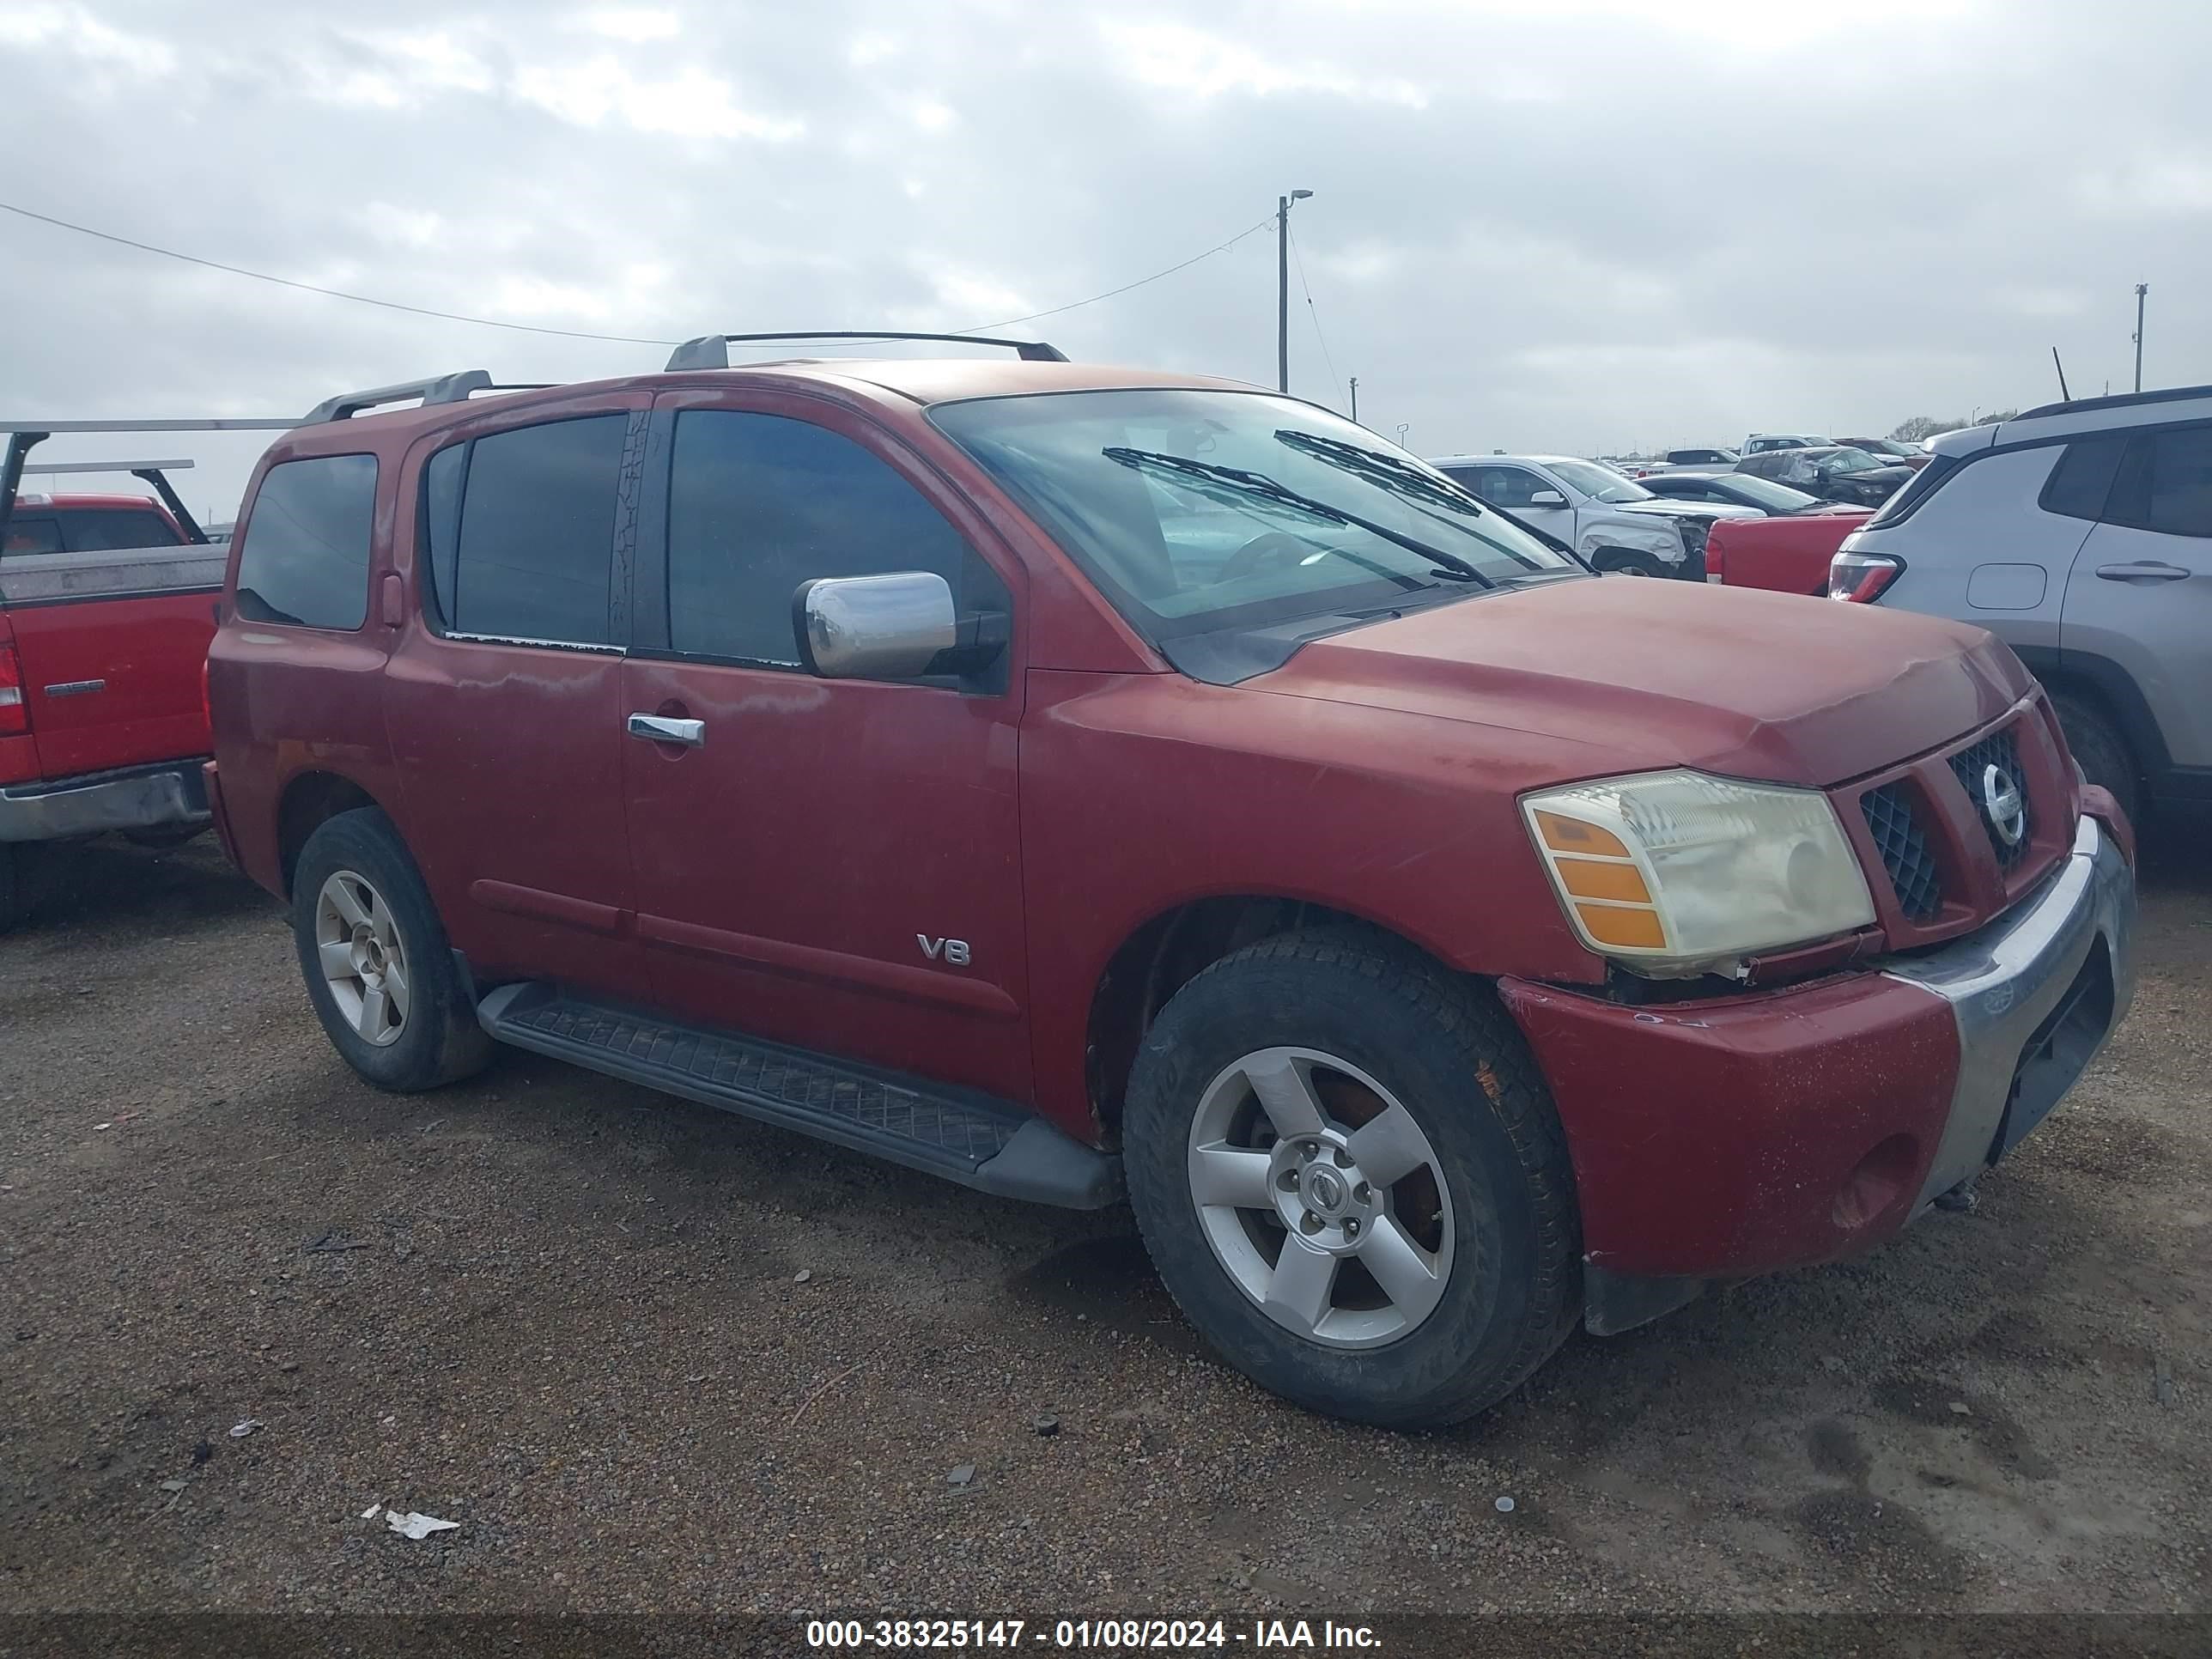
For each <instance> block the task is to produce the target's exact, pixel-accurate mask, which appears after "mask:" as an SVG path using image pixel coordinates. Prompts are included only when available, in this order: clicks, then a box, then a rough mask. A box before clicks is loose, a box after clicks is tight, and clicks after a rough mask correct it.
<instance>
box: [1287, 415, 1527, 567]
mask: <svg viewBox="0 0 2212 1659" xmlns="http://www.w3.org/2000/svg"><path fill="white" fill-rule="evenodd" d="M1275 441H1276V442H1277V443H1279V444H1285V445H1287V446H1289V447H1291V448H1292V449H1295V450H1297V451H1298V452H1299V453H1301V454H1305V455H1310V456H1312V457H1313V458H1314V459H1316V460H1318V461H1326V462H1327V463H1328V465H1331V466H1334V467H1339V468H1341V469H1342V470H1343V471H1346V472H1349V473H1351V474H1352V477H1356V478H1361V479H1364V480H1365V481H1366V482H1367V483H1371V484H1375V485H1377V486H1378V487H1380V488H1382V489H1387V490H1389V491H1390V492H1391V493H1392V494H1394V495H1402V496H1404V497H1405V498H1406V499H1407V500H1408V501H1413V502H1415V503H1417V504H1419V503H1426V504H1428V505H1431V506H1435V507H1448V508H1449V509H1450V510H1451V511H1452V512H1454V513H1459V514H1461V515H1462V516H1463V517H1467V518H1478V519H1479V518H1481V517H1482V516H1484V515H1485V514H1486V513H1487V514H1490V515H1492V516H1493V517H1497V518H1504V517H1505V516H1506V515H1505V514H1504V513H1501V512H1499V510H1498V508H1496V507H1489V506H1486V505H1485V504H1484V502H1483V501H1481V500H1480V498H1479V497H1478V496H1477V495H1475V493H1474V491H1473V490H1471V489H1468V488H1466V486H1464V485H1462V484H1457V483H1450V482H1449V481H1440V480H1438V479H1437V478H1436V477H1432V476H1431V474H1430V472H1429V471H1428V469H1427V468H1425V467H1423V466H1419V465H1415V464H1414V463H1413V462H1412V461H1407V460H1401V459H1399V458H1398V457H1397V456H1395V455H1386V454H1384V453H1383V452H1382V451H1380V450H1376V449H1366V448H1363V447H1360V446H1359V445H1358V444H1350V443H1346V442H1345V441H1343V440H1342V439H1340V438H1323V437H1320V436H1318V435H1316V434H1314V433H1310V432H1299V431H1297V430H1294V429H1293V428H1290V427H1283V428H1279V429H1278V430H1277V432H1276V434H1275ZM1430 516H1431V517H1434V516H1435V515H1434V514H1433V513H1431V515H1430ZM1523 527H1524V528H1527V526H1523ZM1471 533H1473V534H1474V535H1476V536H1477V537H1478V538H1480V540H1481V541H1482V542H1483V543H1484V544H1486V546H1490V547H1493V548H1495V549H1497V550H1498V552H1500V553H1502V554H1504V556H1506V557H1507V558H1509V559H1510V560H1512V561H1513V562H1514V563H1516V564H1517V565H1520V566H1522V567H1523V568H1527V569H1529V570H1541V569H1542V568H1544V567H1543V566H1542V565H1541V564H1538V563H1537V562H1535V561H1534V560H1533V559H1530V558H1528V557H1526V556H1523V555H1522V554H1519V553H1516V552H1515V551H1514V550H1512V549H1511V548H1510V547H1507V546H1505V545H1504V544H1502V543H1498V542H1494V541H1492V540H1491V538H1489V537H1487V536H1484V535H1482V534H1481V532H1480V531H1476V532H1471Z"/></svg>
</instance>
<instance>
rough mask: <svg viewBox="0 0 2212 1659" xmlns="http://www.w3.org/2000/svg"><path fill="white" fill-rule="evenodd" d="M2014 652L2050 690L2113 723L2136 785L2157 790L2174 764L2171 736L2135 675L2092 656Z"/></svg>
mask: <svg viewBox="0 0 2212 1659" xmlns="http://www.w3.org/2000/svg"><path fill="white" fill-rule="evenodd" d="M2013 649H2014V651H2015V653H2017V654H2018V656H2019V658H2020V659H2021V662H2023V663H2024V664H2026V665H2027V670H2028V671H2029V672H2030V673H2032V674H2033V675H2034V676H2035V678H2037V679H2039V680H2040V681H2042V682H2043V688H2044V690H2046V691H2048V692H2050V693H2051V695H2052V696H2069V697H2073V698H2075V699H2076V700H2077V701H2079V702H2086V703H2087V704H2089V705H2090V706H2091V707H2092V708H2094V709H2096V711H2097V712H2098V713H2099V714H2102V715H2104V716H2105V718H2106V719H2107V720H2110V721H2112V725H2113V726H2114V727H2115V728H2116V729H2117V730H2118V732H2119V734H2120V737H2121V738H2122V739H2123V740H2124V742H2125V743H2126V744H2127V745H2128V748H2129V750H2130V752H2131V753H2132V754H2133V756H2134V757H2135V763H2136V781H2138V782H2140V783H2145V784H2151V785H2155V783H2156V782H2157V781H2158V779H2159V777H2160V775H2161V774H2163V773H2164V772H2166V770H2167V769H2169V767H2170V766H2171V765H2172V760H2171V757H2169V756H2168V755H2167V753H2166V734H2165V733H2164V732H2161V731H2160V730H2159V725H2158V717H2157V716H2156V715H2155V714H2153V713H2152V712H2151V707H2150V702H2149V700H2148V698H2146V697H2145V696H2143V694H2142V687H2140V686H2138V685H2137V684H2136V681H2135V676H2134V675H2132V674H2130V673H2129V672H2128V671H2127V670H2126V669H2125V668H2123V667H2122V666H2121V665H2119V664H2118V663H2116V662H2114V661H2112V659H2110V658H2108V657H2100V656H2097V655H2095V654H2094V653H2091V652H2087V651H2069V650H2066V649H2065V648H2064V647H2059V648H2057V649H2055V650H2054V649H2053V648H2051V647H2049V646H2032V645H2031V646H2015V647H2013Z"/></svg>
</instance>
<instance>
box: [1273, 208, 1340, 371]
mask: <svg viewBox="0 0 2212 1659" xmlns="http://www.w3.org/2000/svg"><path fill="white" fill-rule="evenodd" d="M1283 228H1284V230H1285V231H1286V232H1287V231H1288V230H1289V229H1290V228H1291V226H1290V222H1289V221H1288V220H1287V219H1286V220H1285V221H1284V222H1283ZM1291 259H1292V261H1293V262H1295V263H1296V264H1297V268H1298V287H1299V289H1301V290H1302V291H1303V292H1304V295H1305V296H1306V315H1307V316H1308V317H1310V318H1311V319H1313V331H1314V338H1315V339H1316V340H1318V341H1320V342H1321V360H1322V362H1325V363H1327V364H1328V378H1329V379H1330V380H1331V381H1333V382H1334V384H1335V386H1336V395H1337V398H1338V400H1339V401H1340V402H1341V401H1342V399H1343V398H1344V382H1343V381H1342V380H1339V379H1338V378H1337V373H1336V359H1335V358H1334V357H1332V356H1329V351H1328V336H1327V335H1326V334H1323V333H1322V331H1321V308H1320V307H1318V306H1316V305H1315V304H1314V297H1313V289H1311V288H1310V286H1308V284H1307V283H1306V258H1305V255H1304V254H1303V253H1301V252H1298V239H1297V237H1296V236H1292V237H1291Z"/></svg>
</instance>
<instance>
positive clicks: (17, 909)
mask: <svg viewBox="0 0 2212 1659" xmlns="http://www.w3.org/2000/svg"><path fill="white" fill-rule="evenodd" d="M22 870H23V862H22V860H21V858H20V857H19V856H17V854H16V852H15V848H14V847H13V846H12V845H10V844H9V842H4V841H0V933H6V932H8V931H9V929H10V928H12V927H15V924H16V923H17V922H19V921H22V919H23V918H24V917H25V916H26V915H28V914H29V913H30V906H29V904H28V903H27V902H26V901H25V898H24V893H23V876H22Z"/></svg>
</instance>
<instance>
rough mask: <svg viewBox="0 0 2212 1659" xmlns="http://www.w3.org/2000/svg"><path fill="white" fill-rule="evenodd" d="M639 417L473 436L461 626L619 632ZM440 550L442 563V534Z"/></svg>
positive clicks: (539, 636)
mask: <svg viewBox="0 0 2212 1659" xmlns="http://www.w3.org/2000/svg"><path fill="white" fill-rule="evenodd" d="M628 428H629V416H627V415H592V416H586V417H585V418H584V419H582V420H576V421H556V422H550V423H549V424H547V425H544V426H526V427H521V428H517V429H516V430H514V431H513V432H500V433H495V434H494V435H491V436H489V437H486V438H479V439H477V441H475V442H474V443H473V444H471V446H469V455H468V459H467V463H466V465H467V468H468V477H467V488H466V489H465V492H464V495H463V499H462V502H461V523H460V535H459V541H458V544H457V546H456V549H455V555H454V558H453V572H452V574H451V575H450V577H449V578H448V579H447V583H446V586H445V587H444V588H443V589H441V607H442V610H443V611H444V614H445V617H446V622H447V626H448V627H449V628H451V629H453V631H455V632H456V633H462V634H479V635H489V636H491V637H494V638H497V639H509V640H550V641H557V642H559V643H562V644H574V645H605V644H606V643H607V642H608V637H609V628H608V610H609V606H608V585H609V582H610V581H611V578H612V575H613V571H614V535H615V486H616V476H617V473H618V472H619V471H621V469H622V453H623V437H624V435H625V433H626V432H627V430H628ZM453 465H459V463H454V464H453ZM426 482H429V483H435V481H426ZM431 555H432V562H433V566H434V572H435V562H436V558H437V545H436V542H435V539H434V540H433V542H432V546H431ZM434 580H435V574H434Z"/></svg>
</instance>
